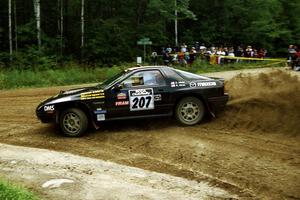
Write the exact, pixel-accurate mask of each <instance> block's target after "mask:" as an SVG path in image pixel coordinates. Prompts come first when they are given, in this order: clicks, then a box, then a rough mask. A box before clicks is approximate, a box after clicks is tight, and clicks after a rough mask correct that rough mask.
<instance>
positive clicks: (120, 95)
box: [117, 92, 127, 100]
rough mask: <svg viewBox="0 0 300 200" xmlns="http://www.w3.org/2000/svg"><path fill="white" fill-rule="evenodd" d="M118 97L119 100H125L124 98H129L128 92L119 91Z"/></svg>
mask: <svg viewBox="0 0 300 200" xmlns="http://www.w3.org/2000/svg"><path fill="white" fill-rule="evenodd" d="M117 99H118V100H124V99H127V94H126V93H123V92H121V93H119V94H118V95H117Z"/></svg>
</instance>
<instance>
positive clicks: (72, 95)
mask: <svg viewBox="0 0 300 200" xmlns="http://www.w3.org/2000/svg"><path fill="white" fill-rule="evenodd" d="M99 90H102V91H103V89H102V88H99V87H83V88H74V89H70V90H61V91H60V92H59V93H58V94H56V95H55V96H52V97H50V98H48V99H46V100H44V101H43V102H41V103H40V104H39V105H38V107H41V106H44V105H49V104H57V103H62V102H67V101H73V100H80V96H81V95H82V94H84V93H88V92H92V91H99Z"/></svg>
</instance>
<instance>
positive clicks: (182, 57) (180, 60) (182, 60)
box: [177, 50, 186, 65]
mask: <svg viewBox="0 0 300 200" xmlns="http://www.w3.org/2000/svg"><path fill="white" fill-rule="evenodd" d="M177 57H178V62H179V64H180V65H185V64H186V61H185V60H184V52H183V51H182V50H181V51H180V52H179V53H178V56H177Z"/></svg>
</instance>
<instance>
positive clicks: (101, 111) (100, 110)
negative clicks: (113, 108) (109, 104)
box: [94, 108, 107, 114]
mask: <svg viewBox="0 0 300 200" xmlns="http://www.w3.org/2000/svg"><path fill="white" fill-rule="evenodd" d="M94 113H95V114H106V113H107V111H106V110H102V109H101V108H100V109H97V110H95V111H94Z"/></svg>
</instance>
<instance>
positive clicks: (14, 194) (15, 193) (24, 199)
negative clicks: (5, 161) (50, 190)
mask: <svg viewBox="0 0 300 200" xmlns="http://www.w3.org/2000/svg"><path fill="white" fill-rule="evenodd" d="M0 199H5V200H38V199H39V198H38V197H37V196H35V195H34V194H33V193H31V192H29V191H27V190H26V189H24V188H22V187H20V186H16V185H13V184H11V183H9V182H7V181H5V180H3V179H1V178H0Z"/></svg>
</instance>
